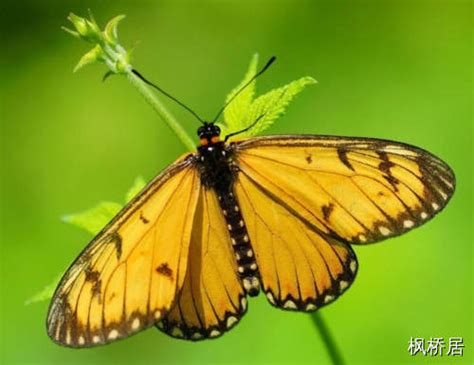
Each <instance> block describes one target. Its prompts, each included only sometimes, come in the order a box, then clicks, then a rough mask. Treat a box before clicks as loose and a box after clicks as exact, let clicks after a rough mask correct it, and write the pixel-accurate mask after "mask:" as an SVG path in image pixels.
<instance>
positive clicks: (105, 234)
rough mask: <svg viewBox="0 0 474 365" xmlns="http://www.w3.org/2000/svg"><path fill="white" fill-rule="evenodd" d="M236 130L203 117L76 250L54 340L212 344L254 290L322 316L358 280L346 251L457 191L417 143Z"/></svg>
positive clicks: (57, 302)
mask: <svg viewBox="0 0 474 365" xmlns="http://www.w3.org/2000/svg"><path fill="white" fill-rule="evenodd" d="M272 61H273V59H271V60H270V61H269V63H268V64H267V65H266V66H265V67H264V68H263V69H262V70H261V71H260V72H259V73H258V74H257V75H255V76H254V78H253V79H255V77H257V76H258V75H259V74H261V73H262V72H263V71H264V70H265V69H266V68H267V67H268V66H269V65H270V64H271V62H272ZM134 72H135V74H136V75H138V76H139V77H141V75H140V74H138V72H136V71H134ZM253 79H252V80H253ZM143 80H144V81H145V82H147V83H149V82H148V81H146V80H145V79H143ZM247 85H248V83H247ZM243 88H245V86H244V87H243ZM243 88H242V89H241V90H243ZM237 94H238V93H237ZM229 102H230V101H229ZM226 105H227V104H226ZM222 110H223V109H222ZM222 110H221V112H222ZM219 114H220V113H219ZM257 122H258V119H257V121H255V123H257ZM255 123H254V124H255ZM250 127H252V126H250ZM250 127H249V128H250ZM247 129H248V128H246V130H247ZM240 132H242V131H239V132H236V133H232V134H230V135H227V136H226V138H225V139H224V141H221V140H220V129H219V127H218V126H217V125H215V124H214V122H203V125H202V126H201V127H200V128H199V129H198V135H199V139H200V146H199V147H198V148H197V151H196V152H195V153H190V154H186V155H184V156H182V157H181V158H179V159H178V160H177V161H176V162H175V163H173V164H172V165H171V166H169V167H168V168H167V169H165V170H164V171H163V172H162V173H161V174H160V175H158V176H157V177H156V178H155V179H154V180H153V181H151V182H150V183H149V184H148V185H147V186H146V187H145V188H144V189H143V191H142V192H141V193H140V194H139V195H138V196H136V197H135V198H134V199H133V200H132V201H131V202H130V203H129V204H128V205H127V206H126V207H125V208H124V209H123V210H122V211H121V212H120V213H119V214H118V215H117V216H116V217H115V218H114V219H113V220H112V221H111V222H110V223H109V224H108V225H107V226H106V227H105V228H104V229H103V230H102V231H101V232H100V233H99V234H98V235H97V236H96V237H95V238H94V239H93V240H92V242H91V243H90V244H89V245H88V246H87V247H86V248H85V249H84V251H83V252H82V253H81V254H80V255H79V257H78V258H77V259H76V260H75V262H74V263H73V264H72V265H71V267H70V268H69V269H68V271H67V272H66V274H65V275H64V277H63V278H62V280H61V282H60V284H59V286H58V288H57V290H56V292H55V294H54V297H53V299H52V302H51V305H50V308H49V313H48V318H47V330H48V334H49V336H50V337H51V338H52V339H53V340H54V341H55V342H57V343H59V344H62V345H65V346H70V347H89V346H95V345H100V344H105V343H109V342H112V341H114V340H116V339H119V338H124V337H128V336H130V335H132V334H134V333H136V332H138V331H141V330H143V329H145V328H147V327H150V326H153V325H156V326H157V327H158V328H159V329H161V330H162V331H164V332H165V333H167V334H169V335H171V336H174V337H177V338H183V339H187V340H200V339H205V338H212V337H218V336H220V335H221V334H223V333H224V332H226V331H228V330H229V329H230V328H232V327H233V326H234V325H235V324H236V323H237V322H238V321H239V320H240V318H241V317H242V316H243V315H244V313H245V312H246V310H247V296H255V295H258V294H259V292H264V294H265V295H266V297H267V298H268V301H269V302H270V303H271V304H272V305H273V306H275V307H279V308H282V309H287V310H295V311H314V310H317V309H319V308H321V307H323V306H324V305H326V304H328V303H330V302H332V301H333V300H335V299H336V298H337V297H339V296H340V295H341V294H342V293H343V292H344V291H345V290H346V289H347V288H348V287H349V286H350V285H351V284H352V282H353V280H354V278H355V275H356V273H357V267H358V266H357V259H356V256H355V254H354V252H353V250H352V249H351V247H350V245H349V244H367V243H371V242H377V241H380V240H383V239H386V238H389V237H393V236H396V235H399V234H402V233H404V232H406V231H409V230H410V229H412V228H415V227H417V226H419V225H421V224H423V223H425V222H426V221H428V220H429V219H431V218H432V217H433V216H434V215H435V214H436V213H438V212H439V211H440V210H441V209H442V208H443V207H444V206H445V205H446V204H447V202H448V200H449V199H450V197H451V196H452V194H453V192H454V188H455V178H454V174H453V172H452V170H451V169H450V167H449V166H448V165H447V164H446V163H444V162H443V161H441V160H440V159H439V158H437V157H436V156H434V155H432V154H430V153H429V152H427V151H424V150H422V149H420V148H417V147H413V146H409V145H406V144H402V143H398V142H392V141H387V140H380V139H371V138H346V137H332V136H313V135H288V136H265V137H257V138H248V139H243V140H237V141H232V142H228V138H229V137H231V136H234V135H236V134H238V133H240Z"/></svg>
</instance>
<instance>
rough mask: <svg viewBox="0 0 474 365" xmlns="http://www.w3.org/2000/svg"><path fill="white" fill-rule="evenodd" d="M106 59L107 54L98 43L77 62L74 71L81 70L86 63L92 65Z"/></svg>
mask: <svg viewBox="0 0 474 365" xmlns="http://www.w3.org/2000/svg"><path fill="white" fill-rule="evenodd" d="M104 61H105V54H104V51H103V50H102V47H101V46H99V45H96V46H95V47H94V48H92V49H91V50H90V51H89V52H87V53H86V54H85V55H84V56H82V57H81V59H80V60H79V62H78V63H77V65H76V67H74V70H73V72H77V71H79V70H80V69H81V68H83V67H84V66H86V65H90V64H92V63H95V62H104Z"/></svg>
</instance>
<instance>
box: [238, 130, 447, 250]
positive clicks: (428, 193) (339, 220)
mask: <svg viewBox="0 0 474 365" xmlns="http://www.w3.org/2000/svg"><path fill="white" fill-rule="evenodd" d="M233 146H234V149H235V155H236V163H237V165H238V166H239V168H240V170H241V174H242V175H245V176H247V177H248V178H249V179H250V180H251V181H252V182H253V183H254V184H256V185H257V186H259V188H260V189H262V190H264V191H267V192H269V193H271V194H272V195H274V196H275V198H276V199H277V200H279V201H281V202H284V204H285V205H286V206H288V207H289V208H291V209H292V210H294V211H297V212H298V213H299V214H300V215H301V216H302V217H304V219H306V220H307V221H308V222H310V223H311V224H312V225H314V226H315V227H317V228H318V229H319V230H320V231H321V232H322V233H325V234H329V235H330V236H332V237H334V238H336V239H339V240H342V241H345V242H351V243H370V242H376V241H380V240H382V239H385V238H389V237H392V236H396V235H399V234H401V233H404V232H406V231H408V230H410V229H412V228H414V227H417V226H419V225H421V224H423V223H425V222H426V221H428V220H429V219H430V218H432V217H433V216H434V215H435V214H436V213H438V212H439V211H440V210H441V209H442V208H443V207H444V206H445V205H446V204H447V202H448V201H449V199H450V197H451V196H452V194H453V192H454V188H455V178H454V174H453V172H452V170H451V169H450V168H449V166H448V165H447V164H446V163H444V162H443V161H441V160H440V159H439V158H437V157H436V156H434V155H432V154H430V153H429V152H427V151H424V150H422V149H419V148H416V147H413V146H409V145H406V144H402V143H397V142H392V141H386V140H379V139H369V138H344V137H331V136H270V137H261V138H252V139H248V140H243V141H240V142H234V144H233Z"/></svg>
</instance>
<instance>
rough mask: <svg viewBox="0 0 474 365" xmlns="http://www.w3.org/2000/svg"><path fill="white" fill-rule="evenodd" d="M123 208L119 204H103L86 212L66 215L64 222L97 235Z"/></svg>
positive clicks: (63, 218)
mask: <svg viewBox="0 0 474 365" xmlns="http://www.w3.org/2000/svg"><path fill="white" fill-rule="evenodd" d="M121 208H122V206H121V205H120V204H118V203H114V202H101V203H99V204H98V205H96V206H95V207H92V208H90V209H87V210H85V211H84V212H80V213H75V214H69V215H65V216H63V217H62V220H63V221H64V222H66V223H69V224H72V225H73V226H76V227H79V228H81V229H83V230H85V231H87V232H89V233H91V234H97V233H98V232H99V231H100V230H101V229H102V228H104V226H105V225H106V224H107V223H108V222H109V221H110V219H111V218H113V217H114V216H115V215H116V214H117V213H118V212H119V211H120V209H121Z"/></svg>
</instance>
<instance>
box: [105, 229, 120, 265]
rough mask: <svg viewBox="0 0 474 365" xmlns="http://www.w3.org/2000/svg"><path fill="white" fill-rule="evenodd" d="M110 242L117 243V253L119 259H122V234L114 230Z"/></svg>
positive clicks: (109, 238)
mask: <svg viewBox="0 0 474 365" xmlns="http://www.w3.org/2000/svg"><path fill="white" fill-rule="evenodd" d="M108 243H113V244H114V245H115V253H116V255H117V260H120V257H121V256H122V236H121V235H120V233H118V232H114V233H112V234H110V235H109V237H108Z"/></svg>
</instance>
